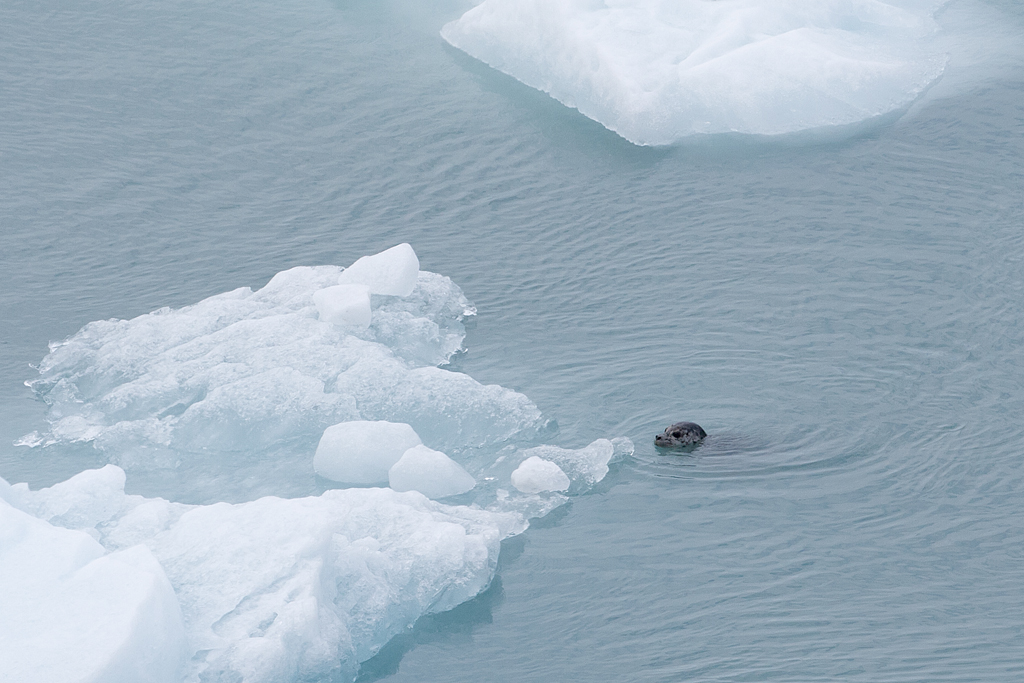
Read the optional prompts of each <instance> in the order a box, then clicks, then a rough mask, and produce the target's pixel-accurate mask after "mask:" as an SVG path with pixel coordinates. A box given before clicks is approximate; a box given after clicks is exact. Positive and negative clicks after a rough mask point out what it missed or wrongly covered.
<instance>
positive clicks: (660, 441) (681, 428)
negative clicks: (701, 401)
mask: <svg viewBox="0 0 1024 683" xmlns="http://www.w3.org/2000/svg"><path fill="white" fill-rule="evenodd" d="M707 435H708V433H707V432H705V431H704V428H703V427H701V426H700V425H699V424H696V423H695V422H676V423H675V424H674V425H671V426H669V427H666V428H665V431H664V433H662V434H658V435H657V436H655V437H654V445H655V446H658V447H659V448H681V447H683V446H692V445H694V444H698V443H700V442H701V441H703V440H704V437H705V436H707Z"/></svg>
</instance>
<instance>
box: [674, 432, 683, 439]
mask: <svg viewBox="0 0 1024 683" xmlns="http://www.w3.org/2000/svg"><path fill="white" fill-rule="evenodd" d="M682 435H683V433H682V432H672V436H673V437H675V438H677V439H678V438H679V437H681V436H682Z"/></svg>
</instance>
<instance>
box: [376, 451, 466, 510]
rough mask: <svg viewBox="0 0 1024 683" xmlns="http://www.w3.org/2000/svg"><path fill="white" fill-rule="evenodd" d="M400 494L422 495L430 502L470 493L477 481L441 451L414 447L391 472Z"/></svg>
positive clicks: (391, 479)
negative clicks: (405, 492)
mask: <svg viewBox="0 0 1024 683" xmlns="http://www.w3.org/2000/svg"><path fill="white" fill-rule="evenodd" d="M388 482H389V484H390V485H391V488H393V489H394V490H396V491H419V492H420V493H422V494H423V495H425V496H426V497H427V498H446V497H448V496H457V495H459V494H460V493H465V492H466V491H470V490H472V489H473V487H474V486H476V480H475V479H473V475H471V474H470V473H469V472H467V471H466V470H464V469H462V467H461V466H460V465H459V464H458V463H457V462H455V461H454V460H452V459H451V458H449V457H448V456H447V455H445V454H444V453H442V452H441V451H435V450H432V449H430V448H427V447H426V446H414V447H412V448H410V449H409V450H407V451H406V452H405V454H404V455H402V458H401V460H399V461H398V462H396V463H395V464H394V465H393V466H392V467H391V471H390V472H388Z"/></svg>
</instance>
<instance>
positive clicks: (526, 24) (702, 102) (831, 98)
mask: <svg viewBox="0 0 1024 683" xmlns="http://www.w3.org/2000/svg"><path fill="white" fill-rule="evenodd" d="M942 4H943V3H941V2H938V1H937V0H603V1H599V2H598V1H594V0H485V2H483V3H482V4H480V5H478V6H476V7H474V8H473V9H471V10H469V11H468V12H466V13H465V14H464V15H463V16H462V17H461V18H460V19H458V20H457V21H454V22H452V23H450V24H448V25H446V26H445V27H444V28H443V30H442V32H441V35H442V36H443V37H444V38H445V40H447V41H448V42H449V43H451V44H452V45H454V46H455V47H457V48H459V49H461V50H463V51H465V52H467V53H469V54H470V55H472V56H473V57H476V58H477V59H479V60H481V61H483V62H485V63H487V64H489V65H490V66H492V67H494V68H496V69H498V70H499V71H502V72H504V73H507V74H509V75H511V76H513V77H515V78H516V79H518V80H520V81H522V82H523V83H525V84H527V85H529V86H531V87H534V88H537V89H539V90H542V91H544V92H546V93H548V94H550V95H551V96H552V97H554V98H555V99H557V100H558V101H559V102H562V103H563V104H565V105H567V106H569V107H574V108H576V109H578V110H579V111H580V112H581V113H583V114H584V115H585V116H588V117H590V118H592V119H594V120H595V121H598V122H599V123H601V124H602V125H604V126H605V127H607V128H609V129H611V130H613V131H615V132H617V133H618V134H619V135H621V136H623V137H625V138H626V139H628V140H630V141H632V142H634V143H637V144H642V145H663V144H669V143H672V142H675V141H677V140H679V139H681V138H683V137H686V136H688V135H693V134H701V133H728V132H738V133H751V134H763V135H774V134H780V133H791V132H795V131H801V130H806V129H815V128H824V127H832V126H841V125H847V124H853V123H858V122H861V121H864V120H867V119H871V118H874V117H878V116H881V115H884V114H887V113H890V112H893V111H896V110H899V109H902V108H904V107H907V106H908V105H909V104H910V103H912V102H913V101H914V100H915V99H916V98H917V97H918V96H919V95H920V94H921V93H922V92H923V91H924V90H925V88H927V87H928V85H929V84H931V83H933V82H934V81H935V80H936V79H937V78H938V77H939V76H940V75H941V74H942V72H943V69H944V68H945V64H946V60H947V56H946V54H945V53H944V51H943V49H942V48H940V47H938V46H937V45H936V42H935V37H936V35H937V33H938V31H939V28H938V24H937V23H936V21H935V20H934V17H933V15H934V13H935V11H936V10H937V9H938V8H939V7H940V6H941V5H942Z"/></svg>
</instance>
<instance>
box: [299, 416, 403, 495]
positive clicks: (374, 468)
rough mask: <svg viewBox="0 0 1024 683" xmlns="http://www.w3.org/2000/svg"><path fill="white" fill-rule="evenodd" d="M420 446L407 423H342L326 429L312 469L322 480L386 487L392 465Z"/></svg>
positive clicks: (360, 421)
mask: <svg viewBox="0 0 1024 683" xmlns="http://www.w3.org/2000/svg"><path fill="white" fill-rule="evenodd" d="M421 443H423V442H422V441H421V440H420V437H419V435H417V434H416V431H415V430H413V428H412V427H410V426H409V425H407V424H401V423H395V422H386V421H383V420H381V421H377V422H371V421H367V420H354V421H352V422H342V423H340V424H336V425H333V426H331V427H328V428H327V429H325V430H324V435H323V436H322V437H321V438H320V444H319V445H318V446H317V447H316V454H315V455H314V456H313V469H314V470H316V473H317V474H319V475H320V476H321V477H326V478H327V479H331V480H333V481H338V482H343V483H346V484H383V485H387V483H388V470H390V469H391V466H392V465H394V464H395V463H396V462H398V460H399V459H400V458H401V457H402V454H403V453H405V452H406V451H407V450H409V449H410V448H412V447H413V446H418V445H420V444H421Z"/></svg>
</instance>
